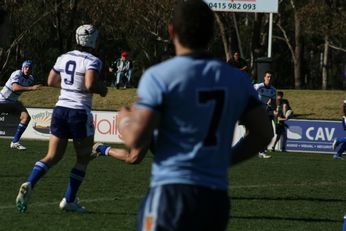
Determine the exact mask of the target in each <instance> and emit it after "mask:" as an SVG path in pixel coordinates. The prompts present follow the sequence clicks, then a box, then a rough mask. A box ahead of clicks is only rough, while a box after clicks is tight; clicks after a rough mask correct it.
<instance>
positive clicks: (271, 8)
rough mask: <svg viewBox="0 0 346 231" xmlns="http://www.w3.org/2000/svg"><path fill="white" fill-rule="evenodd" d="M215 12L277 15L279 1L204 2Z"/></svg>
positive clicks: (215, 0) (217, 0)
mask: <svg viewBox="0 0 346 231" xmlns="http://www.w3.org/2000/svg"><path fill="white" fill-rule="evenodd" d="M204 1H205V2H206V3H207V4H208V6H209V7H210V8H211V9H212V10H213V11H231V12H252V13H277V12H278V9H279V2H278V0H204Z"/></svg>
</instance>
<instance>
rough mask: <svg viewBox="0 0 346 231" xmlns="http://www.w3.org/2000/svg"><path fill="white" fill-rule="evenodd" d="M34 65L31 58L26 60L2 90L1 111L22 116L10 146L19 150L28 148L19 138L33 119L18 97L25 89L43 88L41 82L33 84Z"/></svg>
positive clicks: (0, 96) (0, 98) (0, 95)
mask: <svg viewBox="0 0 346 231" xmlns="http://www.w3.org/2000/svg"><path fill="white" fill-rule="evenodd" d="M32 66H33V64H32V61H31V60H26V61H24V62H23V64H22V67H21V69H20V70H16V71H14V72H13V73H12V74H11V76H10V78H9V79H8V80H7V82H6V84H5V86H4V87H3V88H2V90H1V92H0V110H1V112H14V113H18V114H19V116H20V122H19V124H18V127H17V130H16V133H15V135H14V137H13V139H12V142H11V144H10V148H13V149H18V150H26V147H24V146H23V145H22V144H21V143H19V140H20V138H21V136H22V135H23V133H24V132H25V130H26V128H27V126H28V124H29V122H30V120H31V117H30V115H29V112H28V110H27V109H26V108H25V106H24V105H23V104H22V103H21V102H20V101H19V100H18V98H19V96H20V95H21V94H22V93H23V92H25V91H36V90H39V89H40V88H41V84H36V85H32V84H33V82H34V77H33V76H32V75H31V72H32Z"/></svg>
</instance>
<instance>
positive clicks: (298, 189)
mask: <svg viewBox="0 0 346 231" xmlns="http://www.w3.org/2000/svg"><path fill="white" fill-rule="evenodd" d="M9 142H10V141H9V140H7V139H0V148H1V150H2V151H1V154H0V189H1V190H0V230H37V231H40V230H45V231H46V230H119V231H132V230H134V227H135V217H136V213H137V207H138V205H139V203H140V200H141V198H142V197H143V195H144V194H145V192H146V190H147V187H148V181H149V177H150V164H151V162H152V156H151V154H148V155H147V157H146V158H145V159H144V162H143V163H141V164H140V165H137V166H129V165H125V164H123V163H121V162H120V161H117V160H115V159H111V158H108V157H103V158H98V159H96V160H94V161H93V162H92V163H91V164H90V166H89V169H88V172H87V176H86V179H85V181H84V183H83V184H82V186H81V189H80V192H79V197H80V199H81V204H82V205H84V206H86V207H87V208H88V209H89V210H90V211H91V213H88V214H83V215H80V214H73V213H66V212H62V211H60V210H59V209H58V203H59V201H60V200H61V198H62V196H63V193H64V191H65V188H66V185H67V182H68V174H69V171H70V168H71V166H72V165H73V163H74V152H73V149H72V145H71V144H69V146H68V150H67V153H66V155H65V158H64V159H63V160H62V161H61V162H60V163H59V164H58V165H57V166H56V167H54V168H52V169H51V170H50V171H49V172H48V174H47V175H46V176H45V177H44V178H42V180H41V181H40V182H39V183H38V185H37V186H36V188H35V190H34V193H33V195H32V200H31V203H30V204H29V208H28V211H27V213H25V214H21V213H18V212H17V210H16V208H15V202H14V201H15V197H16V195H17V191H18V188H19V186H20V184H21V183H22V182H24V181H25V180H26V178H27V176H28V175H29V174H30V172H31V169H32V167H33V164H34V163H35V162H36V161H37V160H39V159H40V158H41V157H42V156H43V155H44V154H45V153H46V151H47V144H48V143H47V142H46V141H28V140H25V141H23V143H24V144H25V145H26V146H27V147H28V150H27V151H22V152H20V151H16V150H11V149H9V148H8V146H9ZM345 170H346V167H345V162H344V161H335V160H333V159H332V158H331V155H326V154H324V155H323V154H302V153H285V154H283V153H273V158H272V159H268V160H264V159H258V158H253V159H251V160H249V161H247V162H245V163H242V164H240V165H238V166H234V167H233V168H232V169H231V171H230V176H229V178H230V182H231V187H230V189H229V195H230V197H231V206H232V209H231V217H230V222H229V228H228V230H229V231H238V230H245V231H246V230H249V231H250V230H251V231H254V230H259V231H267V230H268V231H278V230H280V231H285V230H292V231H297V230H301V231H309V230H314V231H315V230H321V231H322V230H323V231H328V230H331V231H332V230H341V227H342V218H343V214H344V212H346V206H345V205H346V191H345V187H346V180H345V177H344V176H343V174H344V173H345Z"/></svg>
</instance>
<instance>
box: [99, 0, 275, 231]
mask: <svg viewBox="0 0 346 231" xmlns="http://www.w3.org/2000/svg"><path fill="white" fill-rule="evenodd" d="M214 24H215V19H214V13H213V12H212V10H211V9H210V8H209V7H208V5H207V4H206V3H205V2H204V1H202V0H186V1H179V2H178V3H177V5H176V6H175V7H174V10H173V17H172V21H171V24H169V27H168V31H169V35H170V39H171V40H172V42H173V44H174V47H175V51H176V56H175V57H173V58H171V59H168V60H167V61H164V62H162V63H160V64H157V65H155V66H153V67H151V68H149V69H147V71H146V72H145V73H144V74H143V76H142V77H141V79H140V83H139V87H138V90H137V95H138V100H137V102H136V103H135V105H134V106H133V107H132V108H131V109H129V108H122V109H121V110H120V112H119V119H120V120H119V124H118V129H119V132H120V133H121V134H122V137H123V140H124V143H125V144H126V145H127V146H128V147H129V148H130V149H131V150H132V149H135V150H142V151H143V150H146V149H148V147H149V146H150V148H151V150H152V152H153V153H154V160H153V165H152V177H151V182H150V189H149V192H148V194H147V195H146V197H145V199H144V201H143V203H142V205H141V206H140V208H139V212H138V215H137V230H144V229H147V230H198V231H206V230H213V231H223V230H226V227H227V222H228V220H229V208H230V205H229V196H228V193H227V191H228V168H229V166H230V165H231V164H233V165H234V164H237V163H239V162H242V161H244V160H246V159H248V158H251V157H252V156H253V155H256V153H257V152H258V151H259V150H260V149H261V148H263V147H265V146H266V145H267V144H268V143H269V142H270V140H271V138H272V136H273V134H272V129H271V127H270V126H271V125H270V124H269V121H268V120H266V117H267V115H266V112H265V109H264V106H263V104H262V103H261V102H260V100H259V98H258V94H257V92H256V91H255V90H254V88H253V86H252V84H251V82H250V80H249V78H246V77H245V75H246V73H244V72H241V71H239V70H238V69H236V68H233V67H231V66H230V65H228V64H227V63H225V62H223V61H220V60H218V59H216V58H213V57H211V56H210V55H209V54H208V53H207V49H208V45H209V43H210V41H211V39H212V38H213V32H214ZM229 76H232V78H229ZM196 115H198V118H196ZM238 120H240V121H241V122H242V124H244V126H245V127H246V128H247V130H248V132H247V134H246V135H245V136H244V137H243V138H242V139H241V140H240V141H239V142H238V143H237V144H236V145H235V146H234V147H232V142H231V141H232V138H233V131H234V128H235V125H236V122H237V121H238ZM99 151H102V150H99ZM137 153H138V152H137ZM130 155H131V153H130ZM138 156H139V157H142V156H141V155H138ZM134 163H138V162H136V161H134Z"/></svg>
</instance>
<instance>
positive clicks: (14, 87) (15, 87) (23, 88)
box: [12, 83, 42, 92]
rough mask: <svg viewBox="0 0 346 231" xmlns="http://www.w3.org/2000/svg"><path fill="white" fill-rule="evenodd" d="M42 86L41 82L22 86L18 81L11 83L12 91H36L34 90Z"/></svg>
mask: <svg viewBox="0 0 346 231" xmlns="http://www.w3.org/2000/svg"><path fill="white" fill-rule="evenodd" d="M41 87H42V85H41V84H36V85H33V86H22V85H20V84H18V83H12V91H14V92H16V91H36V90H40V89H41Z"/></svg>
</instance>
